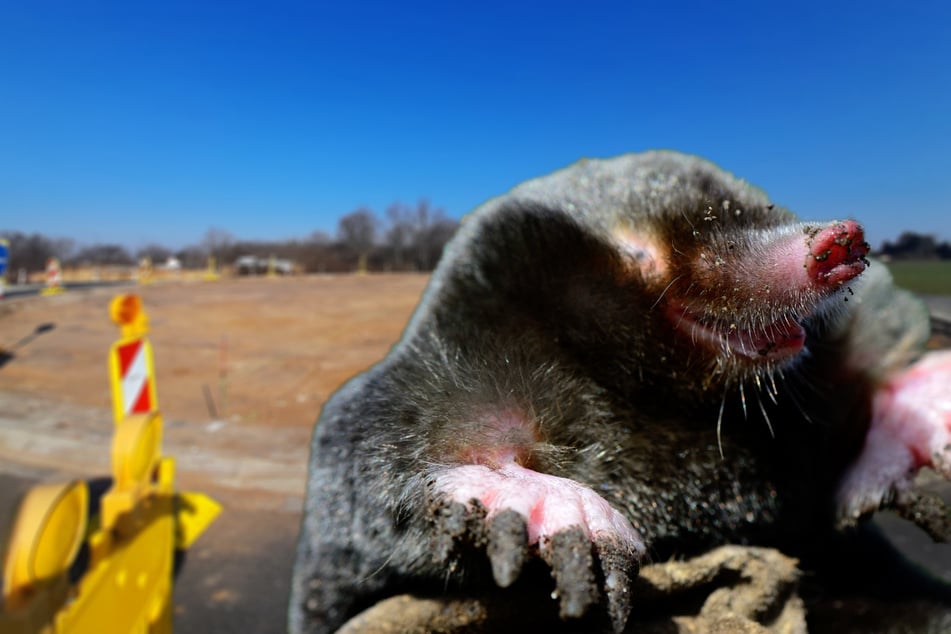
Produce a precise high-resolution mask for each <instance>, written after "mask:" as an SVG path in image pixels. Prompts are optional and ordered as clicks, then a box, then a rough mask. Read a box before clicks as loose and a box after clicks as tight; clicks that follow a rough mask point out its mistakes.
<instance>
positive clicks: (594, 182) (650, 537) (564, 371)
mask: <svg viewBox="0 0 951 634" xmlns="http://www.w3.org/2000/svg"><path fill="white" fill-rule="evenodd" d="M868 256H869V245H868V244H867V243H866V241H865V235H864V230H863V228H862V226H861V225H860V224H859V223H858V222H857V221H856V220H851V219H845V220H837V221H832V222H821V223H820V222H802V221H800V220H798V219H797V217H796V216H795V215H794V214H793V213H792V212H790V211H789V210H787V209H785V208H783V207H781V206H779V205H777V204H774V203H772V202H771V201H770V200H769V198H768V197H767V195H766V194H765V193H764V192H763V191H761V190H760V189H758V188H756V187H754V186H752V185H750V184H748V183H746V182H745V181H743V180H741V179H739V178H737V177H735V176H733V175H732V174H730V173H728V172H726V171H724V170H722V169H720V168H719V167H717V166H716V165H714V164H713V163H711V162H709V161H707V160H704V159H702V158H699V157H695V156H690V155H685V154H681V153H677V152H673V151H650V152H644V153H637V154H628V155H623V156H619V157H615V158H610V159H604V160H593V159H585V160H581V161H579V162H577V163H575V164H573V165H571V166H568V167H566V168H564V169H562V170H559V171H557V172H554V173H552V174H550V175H547V176H543V177H540V178H536V179H533V180H529V181H526V182H524V183H522V184H520V185H518V186H516V187H515V188H514V189H512V190H511V191H510V192H509V193H507V194H504V195H502V196H499V197H497V198H494V199H491V200H489V201H488V202H486V203H484V204H483V205H481V206H480V207H478V208H477V209H476V210H474V211H473V212H471V213H470V214H469V215H468V216H466V217H465V218H464V219H463V222H462V224H461V227H460V229H459V231H458V233H457V235H456V236H455V237H454V238H453V239H452V240H451V241H450V243H449V244H448V245H447V246H446V248H445V251H444V253H443V256H442V259H441V261H440V264H439V265H438V267H437V269H436V271H435V272H434V274H433V276H432V278H431V280H430V282H429V284H428V286H427V289H426V291H425V292H424V294H423V297H422V299H421V301H420V303H419V305H418V307H417V308H416V310H415V312H414V313H413V315H412V317H411V319H410V321H409V323H408V325H407V326H406V328H405V330H404V332H403V335H402V337H401V338H400V340H399V341H398V342H397V343H396V344H395V345H394V346H393V348H392V349H391V351H390V352H389V353H388V354H387V356H386V357H385V358H384V359H383V360H381V361H380V362H379V363H377V364H376V365H374V366H373V367H371V368H370V369H368V370H367V371H365V372H363V373H362V374H359V375H358V376H356V377H354V378H353V379H351V380H350V381H348V382H347V383H345V384H344V385H343V386H342V387H341V388H340V389H339V390H338V391H337V392H336V393H335V394H333V396H332V397H331V398H330V399H329V400H328V401H327V403H326V404H325V405H324V407H323V409H322V412H321V414H320V417H319V420H318V422H317V425H316V427H315V431H314V435H313V441H312V447H311V457H310V463H309V470H308V482H307V495H306V501H305V508H304V515H303V519H302V524H301V532H300V537H299V542H298V550H297V558H296V562H295V566H294V572H293V579H292V590H291V599H290V607H289V629H290V631H291V632H331V631H334V630H335V629H337V628H338V627H339V626H340V625H341V624H343V623H344V622H345V621H346V620H347V619H348V618H350V617H352V616H353V615H354V614H356V613H358V612H360V611H361V610H363V609H365V608H367V607H368V606H370V605H372V604H374V603H376V602H377V601H379V600H381V599H384V598H386V597H389V596H392V595H395V594H399V593H404V592H412V593H417V594H422V595H427V594H428V595H432V596H439V595H441V594H442V593H446V592H450V591H464V592H468V593H478V592H480V591H489V590H491V591H500V590H501V591H505V589H506V588H510V587H514V586H516V585H518V584H524V583H533V584H542V585H544V584H548V586H547V587H549V590H548V593H549V594H546V600H549V601H552V602H554V603H556V604H557V609H558V612H559V615H560V618H562V619H564V620H565V622H567V623H571V622H572V620H575V619H582V618H587V617H589V616H590V615H591V614H602V615H603V618H604V622H605V623H607V628H608V629H613V630H615V631H621V630H623V628H624V625H625V623H626V621H627V618H628V615H629V612H630V610H631V601H630V598H629V595H630V592H629V590H630V587H631V583H632V580H634V579H635V578H636V576H637V573H638V570H639V568H640V566H641V565H642V564H644V563H646V562H650V561H663V560H665V559H667V558H670V557H673V556H681V555H685V554H691V553H700V552H704V551H705V550H707V549H710V548H712V547H714V546H717V545H720V544H726V543H739V544H760V545H771V546H775V547H778V548H781V549H783V550H784V552H785V551H789V552H792V553H794V554H795V552H796V551H797V548H802V546H803V544H809V543H812V542H814V541H816V540H818V539H821V538H822V536H823V535H825V534H827V533H828V532H830V531H832V532H835V531H837V530H838V531H841V530H845V529H847V528H848V527H849V526H852V525H855V524H856V523H857V522H861V521H862V520H863V519H864V518H866V517H867V516H868V515H870V514H871V513H872V512H874V511H875V510H877V509H879V508H880V507H883V506H887V505H894V504H897V503H900V502H901V501H902V500H903V499H904V498H905V497H906V496H907V495H909V493H908V492H909V491H910V487H911V483H912V479H913V477H914V475H915V473H916V472H917V471H918V470H919V469H921V468H922V467H932V468H934V469H935V470H936V471H938V472H940V473H941V474H943V475H944V476H946V477H951V387H949V386H951V353H949V352H930V353H926V352H924V343H925V341H926V340H927V338H928V328H929V326H928V314H927V310H926V309H925V307H924V306H923V305H922V304H921V303H920V302H919V301H918V300H916V299H915V298H914V297H913V296H912V295H911V294H910V293H908V292H905V291H903V290H900V289H898V288H896V287H895V286H894V285H893V284H892V281H891V279H890V277H889V274H888V272H887V270H886V269H885V267H884V266H882V265H880V264H879V263H877V262H872V261H870V260H869V257H868ZM548 597H550V598H548Z"/></svg>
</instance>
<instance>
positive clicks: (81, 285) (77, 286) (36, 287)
mask: <svg viewBox="0 0 951 634" xmlns="http://www.w3.org/2000/svg"><path fill="white" fill-rule="evenodd" d="M134 284H136V282H135V281H134V280H112V281H98V282H66V283H64V284H63V286H64V287H65V288H66V290H67V291H71V290H83V289H87V288H101V287H106V286H132V285H134ZM45 287H46V285H45V284H16V285H13V286H8V285H4V287H3V297H4V299H13V298H20V297H30V296H31V295H38V294H39V293H40V291H42V290H43V289H44V288H45Z"/></svg>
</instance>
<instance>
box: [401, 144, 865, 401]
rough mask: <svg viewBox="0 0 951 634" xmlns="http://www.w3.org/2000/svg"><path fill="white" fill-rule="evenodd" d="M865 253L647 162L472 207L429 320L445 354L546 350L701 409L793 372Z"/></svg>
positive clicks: (636, 159)
mask: <svg viewBox="0 0 951 634" xmlns="http://www.w3.org/2000/svg"><path fill="white" fill-rule="evenodd" d="M867 252H868V245H867V244H866V243H865V241H864V237H863V232H862V228H861V227H860V226H859V225H858V224H857V223H856V222H854V221H844V222H837V223H831V224H803V223H800V222H798V221H797V220H796V218H795V216H793V214H791V213H790V212H788V211H786V210H784V209H781V208H779V207H776V206H774V205H773V204H771V203H770V201H769V199H768V198H767V197H766V195H765V194H764V193H763V192H761V191H760V190H758V189H756V188H754V187H751V186H749V185H748V184H746V183H745V182H743V181H741V180H739V179H736V178H734V177H733V176H732V175H730V174H728V173H726V172H723V171H722V170H720V169H718V168H717V167H716V166H714V165H713V164H711V163H709V162H707V161H704V160H702V159H698V158H695V157H689V156H685V155H681V154H677V153H672V152H650V153H645V154H637V155H627V156H624V157H619V158H616V159H610V160H606V161H582V162H579V163H577V164H575V165H573V166H571V167H569V168H567V169H565V170H561V171H560V172H556V173H554V174H551V175H549V176H545V177H542V178H539V179H535V180H532V181H528V182H526V183H524V184H522V185H520V186H519V187H517V188H515V189H514V190H513V191H512V192H511V194H509V195H507V196H504V197H502V198H499V199H496V200H494V201H490V202H489V203H487V204H486V205H485V206H484V207H483V208H482V209H480V210H479V211H477V212H476V213H475V214H473V216H472V217H470V218H469V219H468V220H467V221H466V222H464V224H463V228H462V230H461V231H460V235H459V236H457V238H456V239H455V240H454V241H453V243H452V244H450V246H449V247H448V248H447V251H446V254H445V257H444V261H443V263H442V264H441V265H440V270H439V271H438V272H437V274H436V276H435V278H434V281H435V283H434V284H433V288H432V289H431V291H430V300H435V298H436V296H437V295H438V296H439V297H441V301H430V302H429V303H428V307H429V308H431V309H432V311H433V313H434V315H433V316H434V317H435V320H436V323H439V324H442V325H441V327H440V330H442V331H443V333H444V336H445V335H446V333H455V334H456V335H457V338H458V339H459V340H460V345H466V341H467V340H471V339H473V332H479V333H485V334H486V335H487V336H489V337H495V338H497V339H504V338H510V339H512V340H514V341H517V342H523V341H524V342H529V341H535V342H539V343H540V344H541V345H546V346H549V345H555V346H558V347H559V348H561V349H562V350H564V351H565V352H566V353H567V354H568V356H569V357H571V358H574V359H576V360H577V362H578V363H579V364H582V365H585V366H586V367H587V368H588V369H589V371H591V372H593V373H594V374H596V375H597V376H598V378H599V381H600V382H601V383H602V384H603V385H608V386H611V387H612V388H614V389H619V390H628V389H631V390H644V389H647V390H653V388H654V387H655V386H656V387H657V388H660V389H662V390H664V392H658V393H659V394H662V393H667V394H671V393H673V394H676V395H677V396H678V398H679V397H680V396H697V397H700V398H705V396H704V395H705V394H706V393H708V392H709V391H722V390H723V388H724V387H725V386H730V385H736V384H738V383H742V382H743V381H745V380H746V379H748V378H759V377H761V376H763V375H765V374H768V373H769V372H770V371H772V370H773V369H775V368H781V367H784V366H786V365H789V364H791V363H794V362H795V360H796V359H797V358H799V357H800V356H801V355H802V354H803V350H804V349H805V348H807V347H808V346H809V338H810V336H811V335H810V332H812V330H811V329H812V328H813V327H814V326H815V323H816V322H817V321H818V319H817V317H818V316H820V315H823V314H830V310H831V311H834V309H835V305H839V306H842V305H843V304H844V301H846V297H847V295H846V292H845V289H847V283H848V282H849V280H851V279H852V278H854V277H855V276H856V275H858V274H859V273H861V272H862V270H863V269H864V267H865V256H866V254H867ZM433 289H436V290H433ZM836 297H837V299H838V301H837V302H836V301H834V300H835V299H836ZM427 314H428V311H427V310H420V311H418V313H417V317H416V318H415V319H414V322H413V325H412V327H411V330H412V329H413V328H415V327H418V326H419V325H420V324H421V323H422V322H423V320H424V318H425V315H427ZM470 328H474V329H475V331H473V330H470ZM506 340H508V339H506ZM519 345H521V344H519ZM671 388H676V389H673V390H672V389H671Z"/></svg>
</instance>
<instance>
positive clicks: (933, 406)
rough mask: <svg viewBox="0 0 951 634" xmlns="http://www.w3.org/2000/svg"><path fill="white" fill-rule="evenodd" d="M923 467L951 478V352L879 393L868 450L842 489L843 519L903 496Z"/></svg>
mask: <svg viewBox="0 0 951 634" xmlns="http://www.w3.org/2000/svg"><path fill="white" fill-rule="evenodd" d="M921 467H933V468H934V469H935V470H936V471H938V472H940V473H941V474H943V475H944V476H945V477H947V478H951V351H944V352H934V353H930V354H928V355H925V357H923V358H922V359H921V360H920V361H918V362H917V363H915V364H913V365H911V366H909V367H908V368H906V369H905V370H903V371H902V372H900V373H898V374H896V375H895V376H894V377H892V378H891V379H890V380H889V381H888V382H887V383H886V384H885V385H883V386H882V387H881V388H879V390H878V393H877V394H876V396H875V400H874V403H873V406H872V424H871V427H870V428H869V431H868V435H867V437H866V441H865V447H864V448H863V450H862V453H861V454H860V455H859V458H858V460H856V462H855V463H854V464H853V465H852V466H851V467H850V468H849V470H848V472H847V473H846V475H845V477H844V478H843V480H842V484H841V485H840V487H839V493H838V508H839V514H840V517H846V518H854V517H858V516H859V515H861V514H863V513H865V512H868V511H873V510H875V509H877V508H878V507H879V505H880V504H881V503H882V502H883V501H885V500H887V499H888V497H889V496H890V495H891V493H892V492H894V493H897V494H899V495H900V494H901V492H902V491H903V490H905V489H907V488H908V487H909V486H910V485H911V482H912V479H913V478H914V475H915V473H917V471H918V470H919V469H920V468H921Z"/></svg>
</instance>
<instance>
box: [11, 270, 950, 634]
mask: <svg viewBox="0 0 951 634" xmlns="http://www.w3.org/2000/svg"><path fill="white" fill-rule="evenodd" d="M427 279H428V278H427V276H425V275H421V274H386V275H351V276H307V277H288V278H265V277H257V278H238V279H222V280H218V281H214V282H209V281H189V282H182V281H179V282H162V283H156V284H150V285H143V286H134V287H133V286H129V287H127V288H126V289H118V290H117V289H116V288H115V287H112V288H91V289H85V290H82V291H70V292H66V293H63V294H61V295H56V296H50V297H42V296H35V297H23V298H17V299H14V300H10V299H8V300H4V301H3V302H0V513H9V510H10V509H11V508H15V505H14V504H13V503H12V501H13V500H15V499H16V498H18V497H19V496H20V495H21V494H22V493H23V492H24V491H25V490H26V489H27V488H29V487H30V486H32V485H33V484H35V483H37V482H41V481H60V480H64V479H71V478H94V477H101V476H105V475H108V473H109V444H110V440H111V435H112V431H113V420H112V405H111V392H110V386H109V375H108V365H107V355H108V349H109V346H110V344H111V343H112V342H113V341H114V340H115V339H116V338H117V337H118V329H117V327H116V326H115V325H114V324H112V322H111V321H110V320H109V316H108V305H109V302H110V300H111V299H112V297H114V296H115V295H116V294H117V293H118V292H122V291H130V292H136V293H138V294H139V295H140V296H141V298H142V300H143V304H144V307H145V309H146V312H147V314H148V316H149V320H150V338H151V341H152V344H153V347H154V351H155V365H156V372H157V379H158V400H159V407H160V410H161V412H162V414H163V417H164V421H165V439H164V449H165V452H166V454H170V455H172V456H174V457H175V460H176V464H177V469H178V474H177V476H178V477H177V483H178V486H179V488H180V489H181V490H186V491H188V490H191V491H201V492H204V493H207V494H209V495H211V496H212V497H214V498H215V499H217V500H218V501H219V502H221V503H222V505H223V506H224V510H223V512H222V514H221V515H220V516H219V518H218V519H217V520H216V521H215V522H214V523H213V524H212V525H211V527H210V528H209V530H208V532H207V533H206V534H205V535H203V536H202V537H201V538H200V539H199V541H198V542H197V543H196V544H195V546H194V547H193V548H192V549H191V551H189V553H188V557H187V559H186V562H185V566H184V569H183V570H182V573H181V575H180V576H179V577H178V579H177V583H176V588H175V596H174V615H175V631H176V632H179V633H216V632H222V633H224V632H246V633H252V634H253V633H266V632H280V631H282V630H283V629H284V618H285V610H286V601H287V594H288V587H289V581H290V569H291V564H292V561H293V557H294V547H295V540H296V535H297V529H298V523H299V520H300V511H301V507H302V501H303V496H304V483H305V477H306V467H307V455H308V448H309V439H310V434H311V430H312V426H313V424H314V421H315V419H316V417H317V414H318V412H319V409H320V405H321V403H323V401H324V400H325V399H326V398H327V397H328V396H329V395H330V394H331V393H332V392H333V390H334V389H336V388H337V387H338V386H339V385H340V384H341V383H342V382H343V381H344V380H346V379H347V378H348V377H350V376H352V375H354V374H355V373H357V372H358V371H360V370H362V369H363V368H366V367H368V366H369V365H371V364H372V363H374V362H376V361H377V360H379V359H380V358H382V357H383V356H384V355H385V354H386V352H387V350H388V349H389V347H390V346H391V345H392V344H393V343H394V342H395V341H396V340H397V338H398V337H399V335H400V332H401V331H402V329H403V327H404V325H405V324H406V321H407V319H408V318H409V316H410V314H411V313H412V310H413V308H414V307H415V305H416V303H417V301H418V299H419V296H420V294H421V293H422V291H423V288H424V286H425V284H426V281H427ZM930 303H931V304H932V306H933V308H935V309H936V310H937V311H943V312H945V313H946V314H951V298H932V299H931V302H930ZM947 344H948V341H947V340H946V339H944V340H938V341H936V342H935V345H947ZM880 521H882V522H883V524H884V525H885V526H886V528H887V529H888V530H889V532H890V533H891V534H892V535H893V536H894V538H895V540H896V541H897V542H899V543H900V545H902V547H903V548H905V549H906V550H907V551H908V552H909V553H910V554H911V555H912V556H913V557H915V559H918V560H920V561H923V562H926V563H927V564H929V566H930V567H932V569H934V570H935V571H936V572H938V573H939V574H942V575H943V576H945V577H946V578H948V579H949V580H951V552H949V550H951V548H949V547H945V546H937V545H934V544H931V543H930V541H929V540H928V539H927V537H925V536H924V535H923V534H920V532H918V531H917V529H915V528H914V527H911V526H908V525H907V524H905V523H903V522H901V521H899V520H897V519H895V518H889V517H885V518H883V519H881V520H880ZM8 523H9V517H0V525H4V524H8ZM2 535H3V531H2V530H0V537H2Z"/></svg>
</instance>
